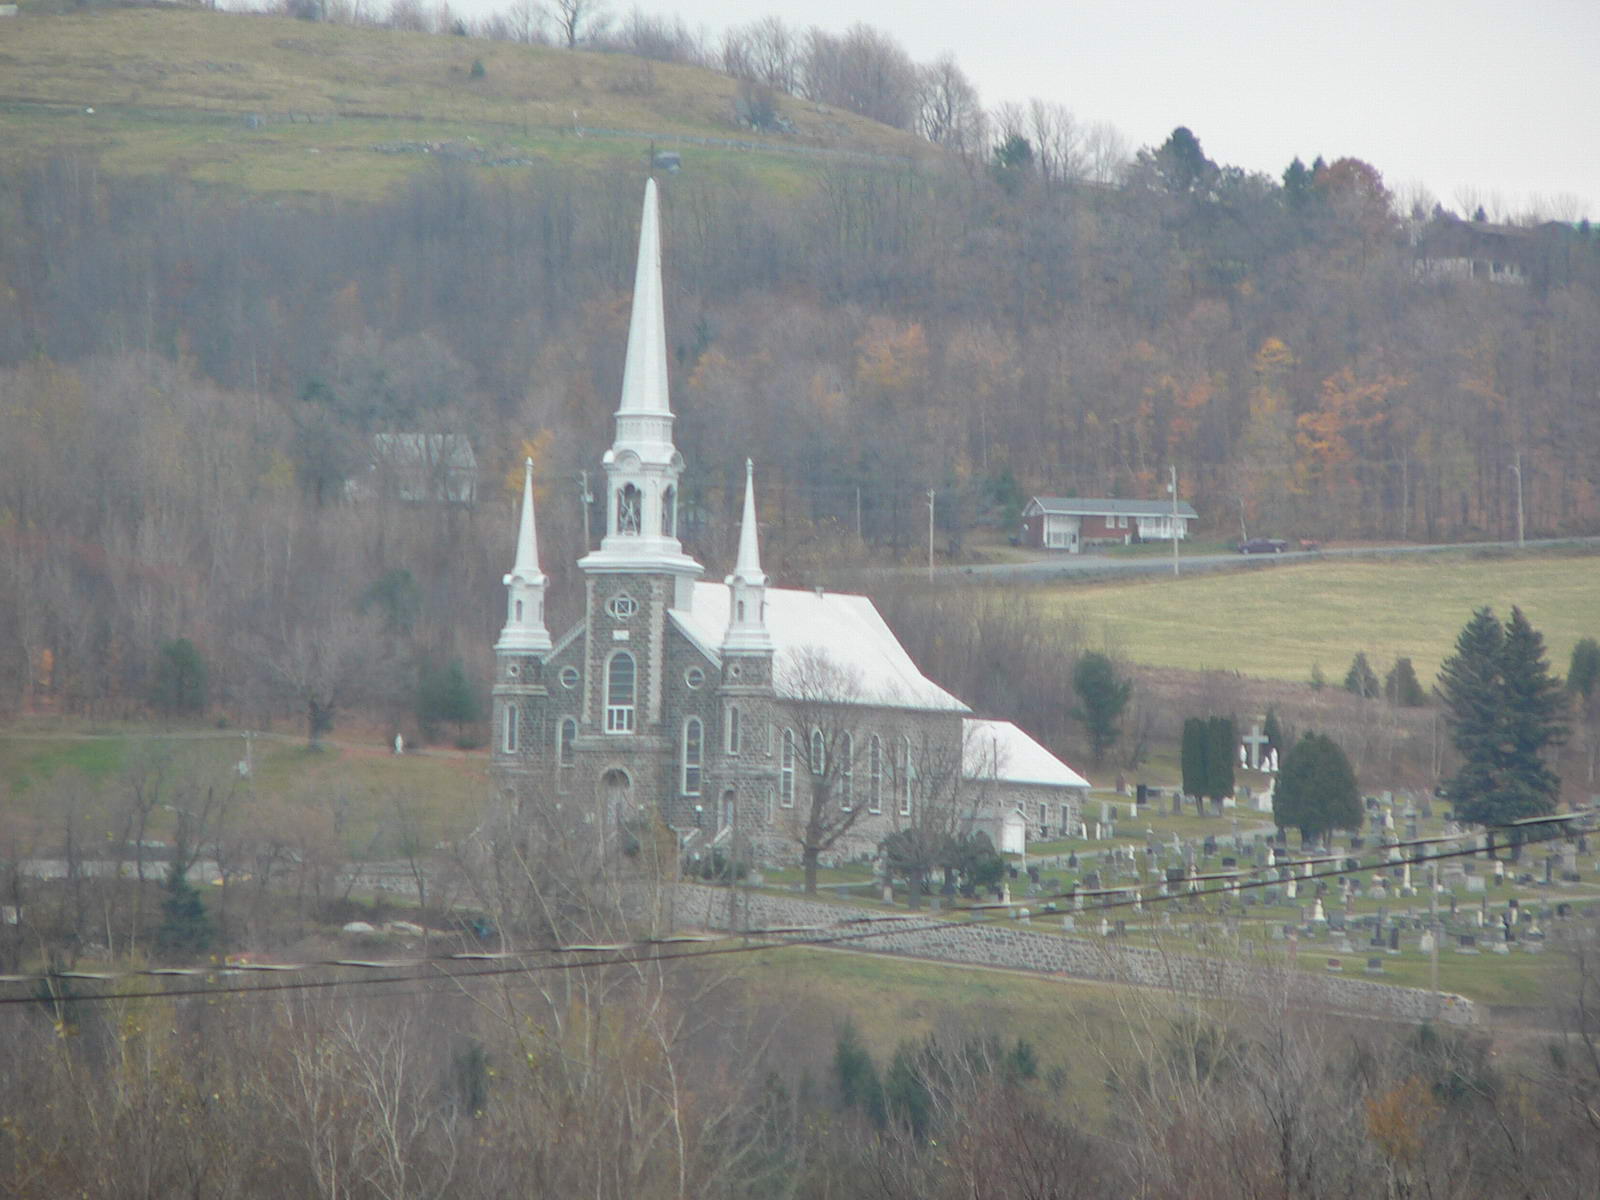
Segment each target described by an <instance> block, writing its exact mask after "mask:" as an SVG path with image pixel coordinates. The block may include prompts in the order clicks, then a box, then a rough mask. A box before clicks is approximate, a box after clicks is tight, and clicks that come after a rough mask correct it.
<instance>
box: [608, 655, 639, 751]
mask: <svg viewBox="0 0 1600 1200" xmlns="http://www.w3.org/2000/svg"><path fill="white" fill-rule="evenodd" d="M633 696H634V667H633V655H631V654H629V653H628V652H627V651H626V650H618V651H617V652H616V653H615V654H613V655H612V656H611V658H610V660H609V661H607V663H606V732H607V733H632V732H633Z"/></svg>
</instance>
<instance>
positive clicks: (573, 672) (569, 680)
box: [561, 667, 578, 690]
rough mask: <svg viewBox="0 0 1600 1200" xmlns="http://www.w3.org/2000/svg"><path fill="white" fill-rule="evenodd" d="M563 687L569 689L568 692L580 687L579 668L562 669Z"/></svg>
mask: <svg viewBox="0 0 1600 1200" xmlns="http://www.w3.org/2000/svg"><path fill="white" fill-rule="evenodd" d="M561 686H562V687H564V688H567V689H568V690H571V689H572V688H575V687H577V686H578V668H577V667H562V668H561Z"/></svg>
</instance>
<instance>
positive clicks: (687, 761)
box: [679, 717, 706, 796]
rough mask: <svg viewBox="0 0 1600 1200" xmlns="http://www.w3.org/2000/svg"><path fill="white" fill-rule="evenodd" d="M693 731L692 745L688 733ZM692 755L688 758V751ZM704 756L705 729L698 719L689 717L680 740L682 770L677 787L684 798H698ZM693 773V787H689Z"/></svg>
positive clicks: (703, 767) (703, 768)
mask: <svg viewBox="0 0 1600 1200" xmlns="http://www.w3.org/2000/svg"><path fill="white" fill-rule="evenodd" d="M691 730H693V731H694V735H695V737H694V741H693V743H691V742H690V740H689V733H690V731H691ZM691 747H692V749H693V751H694V755H693V757H692V758H691V757H690V749H691ZM705 754H706V727H705V723H704V722H703V721H701V720H700V718H699V717H689V718H687V719H686V720H685V721H684V723H683V739H682V756H681V757H682V769H681V772H680V775H679V786H680V789H681V790H682V792H683V794H684V795H685V796H698V795H699V794H700V789H701V785H702V780H703V774H704V770H705ZM691 771H692V772H693V773H694V780H693V786H692V787H691V786H690V772H691Z"/></svg>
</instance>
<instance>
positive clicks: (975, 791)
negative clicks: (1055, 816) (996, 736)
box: [883, 717, 1005, 908]
mask: <svg viewBox="0 0 1600 1200" xmlns="http://www.w3.org/2000/svg"><path fill="white" fill-rule="evenodd" d="M965 728H966V725H965V722H963V721H961V719H960V718H959V717H958V718H954V719H953V720H951V721H949V722H941V723H938V724H929V723H926V722H924V723H922V724H921V725H920V726H919V728H918V731H917V732H916V734H914V735H913V734H911V733H902V734H900V735H898V736H897V737H896V739H895V744H894V745H893V746H892V747H891V750H892V753H891V756H890V762H891V764H892V772H893V777H894V806H893V808H892V809H891V810H890V811H891V813H892V823H893V826H894V830H893V832H892V833H890V834H889V835H888V836H887V837H886V838H885V839H884V842H883V852H884V856H885V858H886V859H887V860H888V866H889V870H890V871H891V872H892V873H894V874H898V875H903V876H905V878H906V882H907V884H908V886H909V888H910V893H911V907H912V908H921V907H922V891H923V887H924V885H925V884H926V883H927V882H928V881H929V880H930V879H931V877H932V876H933V875H934V873H935V872H937V871H938V870H939V869H940V868H950V867H953V864H954V857H953V856H954V854H955V851H956V848H957V847H958V846H959V844H960V843H961V841H962V840H963V839H965V838H967V837H969V836H971V834H972V833H973V832H974V830H975V828H976V826H977V823H978V819H979V817H980V815H981V813H982V811H983V809H984V807H985V806H986V805H987V804H988V803H989V801H990V799H991V798H992V797H991V793H992V791H993V789H994V787H995V786H996V784H997V781H998V779H999V777H1000V775H1001V771H1002V769H1003V767H1004V765H1005V764H1004V762H1003V761H1001V760H1000V759H999V757H998V755H999V751H998V750H993V749H991V750H990V761H989V762H987V763H984V764H982V765H983V766H984V767H985V768H987V769H988V770H987V777H985V771H983V770H974V771H973V772H971V775H972V777H971V778H969V777H968V775H969V772H968V767H969V766H975V765H977V764H975V763H974V758H975V757H982V756H983V751H984V748H982V747H979V746H976V745H968V735H967V734H965V733H964V732H963V730H964V729H965ZM974 752H976V754H975V753H974Z"/></svg>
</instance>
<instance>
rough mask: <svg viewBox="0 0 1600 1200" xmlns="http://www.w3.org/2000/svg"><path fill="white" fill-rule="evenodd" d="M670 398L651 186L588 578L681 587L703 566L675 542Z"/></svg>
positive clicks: (683, 592) (677, 469)
mask: <svg viewBox="0 0 1600 1200" xmlns="http://www.w3.org/2000/svg"><path fill="white" fill-rule="evenodd" d="M673 420H674V418H673V415H672V404H671V402H670V400H669V398H668V391H667V327H666V315H665V308H664V305H663V302H662V294H661V212H660V203H659V201H658V200H657V196H656V182H655V180H654V179H652V180H650V181H648V182H647V183H646V184H645V190H644V215H643V217H642V218H641V220H640V224H639V263H638V267H637V269H636V270H635V272H634V280H633V318H632V320H631V321H630V323H629V325H628V353H627V359H626V361H625V363H624V366H623V372H622V400H621V403H620V404H618V406H617V435H616V440H615V441H614V442H613V443H612V445H611V449H610V450H608V451H606V454H605V457H604V458H603V459H602V460H601V462H602V464H603V465H604V466H605V470H606V532H605V536H604V537H603V538H602V539H601V542H600V549H599V550H596V551H595V552H594V553H592V554H589V555H587V556H585V557H584V558H583V559H582V560H581V561H580V562H579V564H578V565H579V566H580V567H582V568H583V569H584V570H586V571H665V572H668V573H670V574H674V575H677V576H679V577H680V582H681V583H682V585H683V587H682V589H680V594H679V595H677V596H675V598H674V605H675V606H681V605H682V604H685V603H687V600H688V592H687V587H688V582H689V581H690V580H692V579H693V578H694V576H696V575H698V574H700V564H699V563H697V562H695V561H694V560H693V559H692V558H689V557H688V556H687V555H685V554H684V552H683V545H682V543H680V542H679V541H678V477H679V476H680V475H681V474H682V472H683V456H682V455H681V454H679V453H678V450H677V447H676V446H674V445H673V444H672V422H673Z"/></svg>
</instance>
